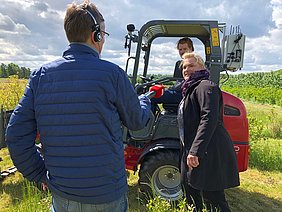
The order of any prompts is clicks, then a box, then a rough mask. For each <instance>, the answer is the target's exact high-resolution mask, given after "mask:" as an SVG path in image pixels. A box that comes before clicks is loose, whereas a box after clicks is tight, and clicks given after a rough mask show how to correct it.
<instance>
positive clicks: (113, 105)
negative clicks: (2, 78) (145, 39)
mask: <svg viewBox="0 0 282 212" xmlns="http://www.w3.org/2000/svg"><path fill="white" fill-rule="evenodd" d="M64 28H65V32H66V36H67V38H68V40H69V42H70V44H69V47H68V48H67V50H66V51H65V52H64V53H63V55H62V57H61V58H59V59H57V60H55V61H53V62H50V63H48V64H45V65H43V66H41V67H40V68H39V69H37V70H35V71H34V72H32V74H31V76H30V79H29V82H28V85H27V87H26V89H25V93H24V96H23V97H22V99H21V101H20V102H19V104H18V106H17V107H16V109H15V110H14V112H13V114H12V116H11V119H10V122H9V125H8V127H7V132H6V141H7V145H8V148H9V151H10V155H11V158H12V160H13V162H14V164H15V165H16V167H17V168H18V170H19V171H20V172H21V173H22V174H23V176H24V177H26V178H27V179H28V180H30V181H34V182H36V183H39V184H41V185H42V186H43V188H44V189H46V188H47V187H48V189H49V190H50V191H51V193H52V207H51V209H52V211H59V212H61V211H83V212H87V211H103V212H105V211H111V212H114V211H118V212H120V211H126V210H127V196H126V194H127V176H126V171H125V164H124V156H123V142H122V129H121V125H122V124H123V125H124V126H126V127H127V128H129V129H131V130H139V129H142V128H143V127H144V126H145V124H146V123H147V121H148V119H149V113H150V100H149V99H148V98H147V97H146V96H140V97H139V99H138V96H137V94H136V92H135V91H134V89H133V87H132V85H131V84H130V82H129V80H128V78H127V76H126V74H125V73H124V71H123V70H122V69H121V68H120V67H118V66H117V65H115V64H113V63H110V62H108V61H105V60H102V59H100V57H99V55H100V53H101V51H102V48H103V44H104V42H105V36H106V35H107V33H106V32H105V22H104V18H103V16H102V15H101V14H100V12H99V11H98V9H97V8H96V7H95V5H94V4H92V3H89V1H84V2H83V3H82V4H79V5H77V4H75V3H73V4H71V5H68V8H67V11H66V16H65V20H64ZM37 131H39V133H40V138H41V144H42V155H43V157H44V159H43V157H42V156H41V155H40V153H39V152H38V150H37V147H36V145H35V142H34V141H35V138H36V134H37Z"/></svg>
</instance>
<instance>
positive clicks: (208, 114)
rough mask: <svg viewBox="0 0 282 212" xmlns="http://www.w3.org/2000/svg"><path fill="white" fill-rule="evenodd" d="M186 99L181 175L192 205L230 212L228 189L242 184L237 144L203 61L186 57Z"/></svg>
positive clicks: (190, 55) (182, 108) (182, 110)
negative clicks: (224, 121) (225, 192)
mask: <svg viewBox="0 0 282 212" xmlns="http://www.w3.org/2000/svg"><path fill="white" fill-rule="evenodd" d="M182 58H183V61H182V64H183V71H182V73H183V77H184V80H185V82H184V84H183V86H182V94H183V100H182V101H181V103H180V105H179V111H178V123H179V130H180V140H181V144H182V145H181V146H182V150H181V176H182V183H183V187H184V190H185V194H186V199H187V201H188V203H189V204H192V203H195V206H196V209H197V210H199V211H201V210H202V208H203V201H202V199H204V203H205V205H206V207H208V208H209V207H212V208H215V207H217V208H220V210H221V211H230V209H229V206H228V203H227V201H226V199H225V194H224V189H227V188H231V187H235V186H238V185H239V173H238V168H237V160H236V154H235V151H234V147H233V142H232V140H231V139H230V136H229V134H228V132H227V131H226V129H225V128H224V126H223V113H222V107H223V102H222V94H221V90H220V88H219V87H218V86H217V85H216V84H214V83H213V82H211V81H210V80H209V72H208V71H207V70H206V69H205V65H204V61H203V59H202V58H201V57H200V56H199V55H197V54H195V53H185V54H184V55H183V56H182Z"/></svg>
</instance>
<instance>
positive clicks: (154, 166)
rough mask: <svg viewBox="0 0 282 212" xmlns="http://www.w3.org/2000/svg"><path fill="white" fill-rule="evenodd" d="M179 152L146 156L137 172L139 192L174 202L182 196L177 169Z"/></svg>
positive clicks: (162, 152)
mask: <svg viewBox="0 0 282 212" xmlns="http://www.w3.org/2000/svg"><path fill="white" fill-rule="evenodd" d="M178 162H179V151H176V150H166V151H159V152H155V153H152V154H151V155H149V156H147V157H146V158H145V159H144V160H143V162H142V164H141V167H140V170H139V186H140V190H141V192H144V193H145V194H146V195H149V196H150V197H153V196H160V197H161V198H164V199H168V200H170V201H176V200H178V199H180V198H181V197H182V195H183V192H182V189H181V183H180V173H179V169H178Z"/></svg>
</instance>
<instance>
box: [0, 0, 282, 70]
mask: <svg viewBox="0 0 282 212" xmlns="http://www.w3.org/2000/svg"><path fill="white" fill-rule="evenodd" d="M92 2H93V3H95V4H96V6H97V7H98V9H99V10H100V11H101V13H102V14H103V15H104V18H105V20H106V31H108V32H110V34H111V35H110V37H109V38H107V40H106V43H105V46H104V51H103V53H102V58H104V59H107V60H110V61H112V62H115V63H117V64H118V65H120V67H122V68H125V61H126V58H127V51H126V50H125V49H124V47H123V46H124V36H125V34H126V33H127V32H126V25H127V24H128V23H134V24H135V26H136V28H137V29H140V28H141V26H142V25H143V24H144V23H146V22H148V21H150V20H154V19H173V20H175V19H189V20H197V19H198V20H218V21H219V22H225V23H226V24H227V31H228V29H229V27H230V25H232V26H237V25H240V28H241V30H242V32H243V33H244V34H246V36H247V38H246V46H245V58H244V67H243V69H242V72H250V71H271V70H277V69H281V68H282V53H281V52H282V42H281V39H282V0H256V1H253V0H244V1H242V0H241V1H236V0H200V1H193V0H178V1H169V0H154V1H151V0H143V1H137V0H96V1H92ZM70 3H72V1H66V0H59V1H58V0H45V1H32V0H1V4H0V63H6V64H8V63H10V62H13V63H16V64H18V65H20V66H25V67H29V68H31V69H33V68H37V67H39V66H40V65H41V64H42V63H46V62H48V61H51V60H53V59H55V58H57V57H59V56H61V55H62V52H63V51H64V50H65V49H66V47H67V45H68V42H67V40H66V37H65V34H64V30H63V19H64V14H65V8H66V5H67V4H70ZM77 3H81V1H77ZM175 42H176V40H163V41H162V42H158V43H157V44H156V45H155V46H153V47H155V49H154V52H153V53H154V57H153V59H152V61H151V62H150V65H151V66H152V68H153V69H155V70H158V71H162V72H163V73H168V72H170V71H172V69H173V67H174V64H175V61H176V60H178V59H179V56H178V53H177V50H176V48H175ZM195 49H196V51H198V52H199V53H202V52H203V48H202V46H201V45H200V43H199V42H197V41H195Z"/></svg>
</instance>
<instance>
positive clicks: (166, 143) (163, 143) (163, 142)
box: [134, 139, 180, 172]
mask: <svg viewBox="0 0 282 212" xmlns="http://www.w3.org/2000/svg"><path fill="white" fill-rule="evenodd" d="M165 149H175V150H179V149H180V141H179V140H178V139H159V140H156V141H154V142H152V143H150V144H149V145H148V146H146V147H145V149H144V151H143V152H142V154H141V155H140V157H139V159H138V161H137V163H136V166H135V167H134V172H136V171H137V166H138V164H140V163H142V160H143V159H144V158H145V156H147V155H149V154H152V153H153V152H156V151H159V150H165Z"/></svg>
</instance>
